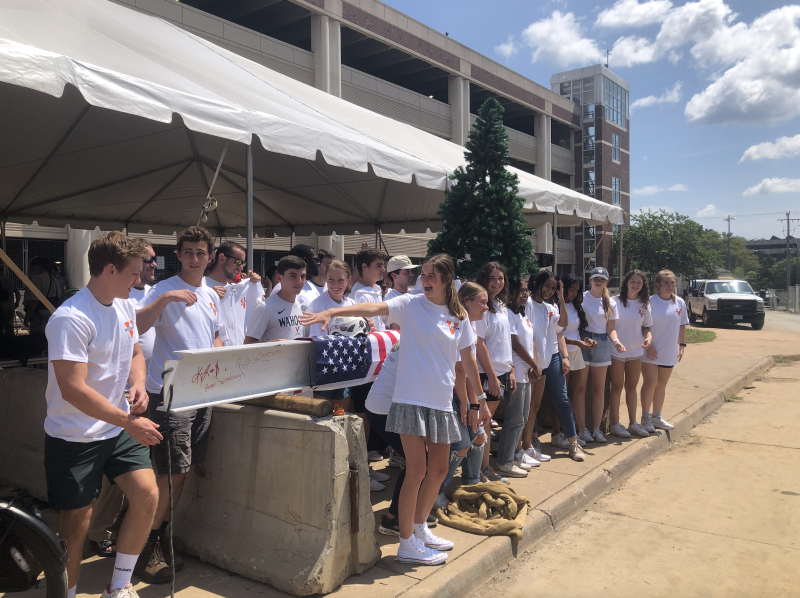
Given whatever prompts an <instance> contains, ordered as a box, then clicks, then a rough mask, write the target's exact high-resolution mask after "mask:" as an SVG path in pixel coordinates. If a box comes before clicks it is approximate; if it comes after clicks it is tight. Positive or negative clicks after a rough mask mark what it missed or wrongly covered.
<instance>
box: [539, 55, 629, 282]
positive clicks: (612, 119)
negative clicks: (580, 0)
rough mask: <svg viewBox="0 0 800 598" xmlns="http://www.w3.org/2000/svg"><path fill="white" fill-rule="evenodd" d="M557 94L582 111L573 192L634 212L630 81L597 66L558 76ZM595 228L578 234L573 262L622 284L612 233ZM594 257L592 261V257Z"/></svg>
mask: <svg viewBox="0 0 800 598" xmlns="http://www.w3.org/2000/svg"><path fill="white" fill-rule="evenodd" d="M550 85H551V88H552V90H553V92H555V93H558V94H559V95H560V96H562V97H566V98H569V99H570V100H572V102H574V103H575V104H576V105H577V106H580V108H581V111H580V112H581V120H582V122H581V128H582V130H581V131H576V132H574V141H573V147H574V156H575V189H577V190H580V191H582V192H583V193H585V194H586V195H589V196H590V197H594V198H595V199H599V200H601V201H604V202H606V203H610V204H614V205H620V206H622V207H623V208H624V209H625V211H626V212H630V207H631V196H630V190H631V188H630V182H631V179H630V118H629V106H630V104H629V98H630V86H629V85H628V82H627V81H625V80H624V79H622V78H621V77H619V76H618V75H616V74H615V73H613V72H612V71H611V70H609V69H608V68H606V67H605V66H603V65H602V64H597V65H594V66H589V67H585V68H580V69H575V70H572V71H566V72H563V73H556V74H555V75H553V76H552V77H551V78H550ZM613 232H616V231H614V230H609V231H608V233H607V234H606V238H605V240H603V242H602V243H600V246H599V248H598V249H597V252H596V253H595V248H596V247H597V242H598V240H599V239H600V237H601V235H602V234H603V231H602V230H599V229H598V230H596V229H595V227H592V226H584V227H583V228H582V230H576V231H575V261H576V264H582V266H581V267H582V268H583V269H584V270H585V271H587V272H588V271H589V270H591V269H592V268H594V267H595V266H603V267H604V268H606V269H607V270H608V271H609V273H610V274H611V278H612V280H611V284H610V286H618V285H619V264H618V263H616V260H614V256H613V242H612V236H611V235H612V233H613ZM592 254H594V257H592Z"/></svg>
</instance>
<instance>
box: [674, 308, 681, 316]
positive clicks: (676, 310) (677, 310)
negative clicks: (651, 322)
mask: <svg viewBox="0 0 800 598" xmlns="http://www.w3.org/2000/svg"><path fill="white" fill-rule="evenodd" d="M682 311H683V310H682V309H681V308H680V307H676V308H675V313H676V314H678V315H681V312H682Z"/></svg>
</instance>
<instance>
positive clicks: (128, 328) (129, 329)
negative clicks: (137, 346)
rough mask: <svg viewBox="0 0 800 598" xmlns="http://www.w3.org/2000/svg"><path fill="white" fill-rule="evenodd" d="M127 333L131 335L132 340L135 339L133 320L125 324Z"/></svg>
mask: <svg viewBox="0 0 800 598" xmlns="http://www.w3.org/2000/svg"><path fill="white" fill-rule="evenodd" d="M125 332H127V333H128V334H130V335H131V338H133V320H129V321H128V322H125Z"/></svg>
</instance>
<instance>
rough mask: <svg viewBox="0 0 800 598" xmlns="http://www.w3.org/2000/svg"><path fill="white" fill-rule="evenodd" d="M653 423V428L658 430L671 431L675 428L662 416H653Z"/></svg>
mask: <svg viewBox="0 0 800 598" xmlns="http://www.w3.org/2000/svg"><path fill="white" fill-rule="evenodd" d="M651 421H652V422H653V427H654V428H658V429H659V430H671V429H672V428H674V427H675V426H673V425H672V424H671V423H669V422H668V421H667V420H665V419H664V418H663V417H661V416H660V415H655V416H653V419H652V420H651Z"/></svg>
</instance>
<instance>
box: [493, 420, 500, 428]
mask: <svg viewBox="0 0 800 598" xmlns="http://www.w3.org/2000/svg"><path fill="white" fill-rule="evenodd" d="M499 427H500V424H498V423H497V422H496V421H494V420H492V430H496V429H498V428H499Z"/></svg>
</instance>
